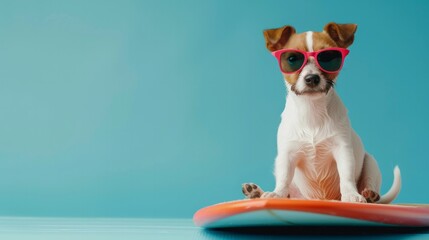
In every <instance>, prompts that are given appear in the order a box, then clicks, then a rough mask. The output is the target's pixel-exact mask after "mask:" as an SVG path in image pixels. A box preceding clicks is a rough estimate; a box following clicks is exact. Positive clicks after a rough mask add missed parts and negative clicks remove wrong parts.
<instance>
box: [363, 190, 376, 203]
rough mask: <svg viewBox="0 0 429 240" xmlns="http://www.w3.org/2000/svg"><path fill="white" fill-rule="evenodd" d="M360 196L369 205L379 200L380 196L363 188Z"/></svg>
mask: <svg viewBox="0 0 429 240" xmlns="http://www.w3.org/2000/svg"><path fill="white" fill-rule="evenodd" d="M362 196H363V197H364V198H365V199H366V201H367V202H369V203H375V202H377V201H378V200H380V194H378V193H377V192H374V191H372V190H370V189H367V188H365V189H364V190H363V191H362Z"/></svg>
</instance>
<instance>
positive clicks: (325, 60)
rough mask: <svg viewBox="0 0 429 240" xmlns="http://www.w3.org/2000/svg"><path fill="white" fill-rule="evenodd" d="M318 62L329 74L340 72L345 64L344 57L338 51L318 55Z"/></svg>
mask: <svg viewBox="0 0 429 240" xmlns="http://www.w3.org/2000/svg"><path fill="white" fill-rule="evenodd" d="M317 61H318V62H319V65H320V67H321V68H323V69H324V70H326V71H329V72H335V71H338V70H339V69H340V67H341V64H342V62H343V55H342V54H341V52H340V51H337V50H327V51H324V52H321V53H319V54H318V55H317Z"/></svg>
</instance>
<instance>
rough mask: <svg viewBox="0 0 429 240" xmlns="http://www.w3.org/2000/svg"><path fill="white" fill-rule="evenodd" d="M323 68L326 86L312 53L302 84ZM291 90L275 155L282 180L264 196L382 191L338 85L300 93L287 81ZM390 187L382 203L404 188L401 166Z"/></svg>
mask: <svg viewBox="0 0 429 240" xmlns="http://www.w3.org/2000/svg"><path fill="white" fill-rule="evenodd" d="M306 34H307V35H306V44H307V48H308V49H309V51H312V49H313V38H312V35H313V33H312V32H307V33H306ZM307 74H318V75H319V76H320V84H319V86H318V87H320V88H321V89H324V88H325V85H326V84H327V82H326V79H324V78H323V75H322V74H320V70H319V69H318V67H317V66H316V64H315V63H314V59H313V58H312V57H310V59H309V61H308V63H307V64H306V66H305V67H304V68H303V70H302V72H301V73H300V76H299V78H298V80H297V82H296V86H295V87H296V90H298V91H301V92H302V91H305V90H309V89H307V86H306V84H305V80H304V77H305V76H306V75H307ZM286 86H287V88H288V94H287V98H286V105H285V108H284V111H283V113H282V115H281V117H282V120H281V123H280V126H279V129H278V136H277V148H278V155H277V158H276V160H275V171H274V174H275V178H276V186H275V189H274V191H273V192H265V193H263V194H262V196H261V197H262V198H272V197H282V198H284V197H288V196H290V197H291V198H304V199H335V198H338V196H341V201H346V202H366V200H365V198H364V197H363V196H362V195H361V194H360V192H361V191H362V190H363V189H369V190H372V191H374V192H376V193H379V192H380V185H381V174H380V170H379V168H378V165H377V162H376V161H375V159H374V158H373V157H372V156H371V155H369V154H368V153H367V152H366V151H365V150H364V147H363V144H362V142H361V139H360V138H359V136H358V135H357V134H356V133H355V131H354V130H353V129H352V127H351V125H350V120H349V118H348V116H347V109H346V108H345V106H344V104H343V103H342V102H341V100H340V98H339V96H338V95H337V93H336V92H335V89H334V88H331V89H330V90H329V91H328V92H327V93H324V92H317V93H309V94H302V95H297V94H296V93H295V92H294V91H292V90H291V85H290V84H289V83H287V82H286ZM394 173H395V180H394V184H393V185H392V187H391V189H390V190H389V192H388V193H387V194H386V195H384V196H382V197H381V198H380V200H379V201H378V202H379V203H388V202H391V201H392V200H393V199H394V198H395V197H396V195H397V194H398V192H399V190H400V185H401V180H400V172H399V168H398V167H396V168H395V171H394Z"/></svg>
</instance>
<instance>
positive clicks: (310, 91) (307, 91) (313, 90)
mask: <svg viewBox="0 0 429 240" xmlns="http://www.w3.org/2000/svg"><path fill="white" fill-rule="evenodd" d="M334 84H335V83H334V81H332V80H327V81H326V85H325V87H324V88H306V89H304V90H298V89H296V86H295V84H294V85H292V86H291V90H292V91H293V92H294V93H295V94H296V95H317V94H328V92H329V90H331V88H334Z"/></svg>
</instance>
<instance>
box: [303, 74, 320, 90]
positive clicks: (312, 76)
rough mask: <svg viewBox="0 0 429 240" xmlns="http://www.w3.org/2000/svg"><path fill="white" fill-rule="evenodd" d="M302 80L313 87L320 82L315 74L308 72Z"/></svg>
mask: <svg viewBox="0 0 429 240" xmlns="http://www.w3.org/2000/svg"><path fill="white" fill-rule="evenodd" d="M304 80H305V84H307V86H309V87H315V86H317V85H318V84H319V83H320V77H319V75H317V74H308V75H307V76H305V77H304Z"/></svg>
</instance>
